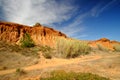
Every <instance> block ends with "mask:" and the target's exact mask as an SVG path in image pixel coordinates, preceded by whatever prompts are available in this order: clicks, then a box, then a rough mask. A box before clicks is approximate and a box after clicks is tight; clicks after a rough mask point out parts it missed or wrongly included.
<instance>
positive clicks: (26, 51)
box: [0, 41, 39, 57]
mask: <svg viewBox="0 0 120 80" xmlns="http://www.w3.org/2000/svg"><path fill="white" fill-rule="evenodd" d="M0 48H1V49H0V53H2V52H17V53H19V54H22V55H24V56H30V57H39V56H38V53H37V52H38V51H39V47H37V46H34V47H32V48H27V47H21V46H19V45H16V44H10V43H7V42H3V41H0Z"/></svg>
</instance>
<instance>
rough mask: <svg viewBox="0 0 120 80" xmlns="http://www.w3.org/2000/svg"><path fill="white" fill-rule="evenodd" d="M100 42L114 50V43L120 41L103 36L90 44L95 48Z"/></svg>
mask: <svg viewBox="0 0 120 80" xmlns="http://www.w3.org/2000/svg"><path fill="white" fill-rule="evenodd" d="M99 44H100V45H102V46H103V47H106V48H108V49H110V50H114V46H113V45H114V44H120V42H118V41H110V40H109V39H107V38H101V39H99V40H96V41H91V42H89V45H90V46H91V47H94V48H97V47H98V45H99Z"/></svg>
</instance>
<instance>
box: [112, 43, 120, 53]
mask: <svg viewBox="0 0 120 80" xmlns="http://www.w3.org/2000/svg"><path fill="white" fill-rule="evenodd" d="M113 47H114V49H115V51H117V52H120V44H114V45H113Z"/></svg>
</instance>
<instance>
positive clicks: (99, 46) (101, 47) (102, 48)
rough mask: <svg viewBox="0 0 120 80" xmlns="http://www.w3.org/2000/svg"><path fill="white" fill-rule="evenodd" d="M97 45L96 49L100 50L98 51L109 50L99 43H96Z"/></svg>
mask: <svg viewBox="0 0 120 80" xmlns="http://www.w3.org/2000/svg"><path fill="white" fill-rule="evenodd" d="M97 47H98V50H100V51H106V52H108V51H109V49H108V48H106V47H104V46H102V45H101V44H97Z"/></svg>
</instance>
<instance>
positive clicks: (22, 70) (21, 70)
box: [16, 68, 26, 75]
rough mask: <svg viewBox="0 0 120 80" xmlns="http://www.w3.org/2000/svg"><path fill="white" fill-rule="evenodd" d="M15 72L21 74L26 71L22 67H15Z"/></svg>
mask: <svg viewBox="0 0 120 80" xmlns="http://www.w3.org/2000/svg"><path fill="white" fill-rule="evenodd" d="M16 74H17V75H23V74H26V72H25V70H24V69H21V68H17V69H16Z"/></svg>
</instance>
